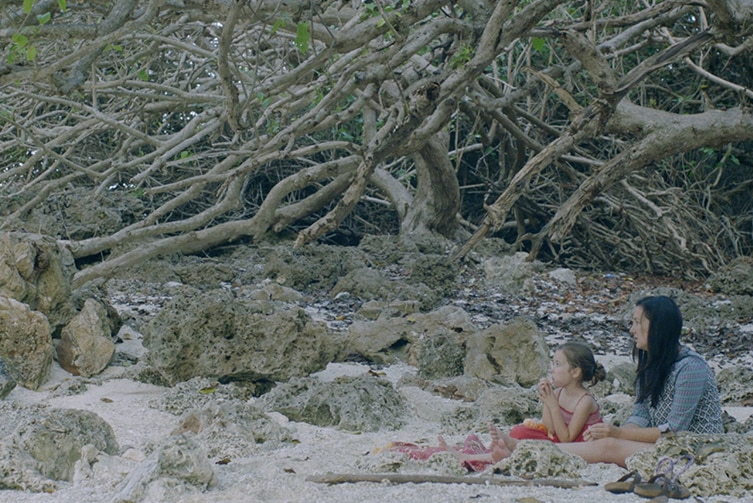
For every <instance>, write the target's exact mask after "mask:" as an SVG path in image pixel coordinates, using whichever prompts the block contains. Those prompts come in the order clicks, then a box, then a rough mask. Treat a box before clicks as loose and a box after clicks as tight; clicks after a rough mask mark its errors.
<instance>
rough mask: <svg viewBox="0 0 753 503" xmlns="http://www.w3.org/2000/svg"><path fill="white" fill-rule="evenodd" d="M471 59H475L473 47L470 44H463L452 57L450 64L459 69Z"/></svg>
mask: <svg viewBox="0 0 753 503" xmlns="http://www.w3.org/2000/svg"><path fill="white" fill-rule="evenodd" d="M471 59H473V47H471V46H470V45H468V44H463V45H461V46H460V48H459V49H458V50H457V51H455V54H453V55H452V57H451V58H450V66H451V67H452V68H454V69H458V68H460V67H461V66H463V65H464V64H466V63H468V62H469V61H470V60H471Z"/></svg>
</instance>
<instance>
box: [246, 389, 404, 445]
mask: <svg viewBox="0 0 753 503" xmlns="http://www.w3.org/2000/svg"><path fill="white" fill-rule="evenodd" d="M259 404H260V406H261V407H263V408H265V409H267V410H273V411H276V412H280V413H281V414H284V415H286V416H287V417H288V418H289V419H291V420H293V421H303V422H306V423H310V424H315V425H318V426H335V427H337V428H339V429H341V430H344V431H354V432H359V431H379V430H381V429H390V430H393V429H397V428H399V427H400V426H402V425H403V424H404V422H405V414H406V412H407V409H406V407H405V404H404V403H403V400H402V399H401V397H400V394H399V393H398V392H397V391H396V390H395V388H394V387H393V386H392V384H390V383H389V382H388V381H386V380H384V379H380V378H378V377H375V376H370V375H363V376H357V377H340V378H338V379H336V380H335V381H333V382H329V383H327V382H322V381H320V380H319V379H317V378H298V379H292V380H291V381H290V382H287V383H284V384H281V385H279V386H277V387H276V388H274V389H273V390H272V391H270V392H269V393H267V394H266V395H264V396H262V397H261V398H260V399H259Z"/></svg>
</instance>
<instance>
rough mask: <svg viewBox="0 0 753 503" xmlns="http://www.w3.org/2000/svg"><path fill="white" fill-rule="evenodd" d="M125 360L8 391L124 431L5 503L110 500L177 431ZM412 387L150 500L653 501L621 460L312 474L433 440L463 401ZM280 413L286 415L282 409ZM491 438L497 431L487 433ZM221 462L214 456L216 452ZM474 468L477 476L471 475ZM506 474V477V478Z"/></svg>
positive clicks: (348, 370)
mask: <svg viewBox="0 0 753 503" xmlns="http://www.w3.org/2000/svg"><path fill="white" fill-rule="evenodd" d="M385 370H386V373H387V378H388V379H390V380H392V381H396V380H397V379H399V377H400V375H402V373H403V372H406V371H412V369H410V368H409V367H407V366H403V365H398V366H393V367H389V368H387V369H385ZM366 371H368V367H366V366H362V365H357V364H331V365H330V366H329V367H328V369H327V370H326V371H324V372H322V373H320V377H321V378H322V379H331V378H333V377H334V376H335V375H342V374H350V375H354V374H358V373H362V372H366ZM117 376H118V370H117V368H111V369H107V370H106V371H105V373H104V374H103V375H102V376H99V377H101V380H102V384H101V385H89V388H88V390H87V391H86V392H85V393H82V394H79V395H75V396H64V397H51V396H50V392H51V391H52V390H53V389H54V388H55V387H56V386H57V385H58V384H59V383H60V382H62V381H63V380H65V379H70V378H71V376H70V375H68V374H67V373H66V372H65V371H63V370H61V369H60V368H59V367H56V369H55V371H54V373H53V376H52V377H51V379H50V380H49V382H48V383H47V384H46V385H45V386H44V388H43V389H42V390H40V391H37V392H34V391H29V390H26V389H23V388H17V389H15V390H14V391H13V392H12V393H11V394H10V395H9V396H8V398H7V400H9V401H16V402H19V403H23V404H32V403H44V404H49V405H52V406H55V407H68V408H76V409H86V410H90V411H93V412H95V413H97V414H99V415H100V416H101V417H102V418H103V419H105V420H106V421H107V422H108V423H109V424H110V425H112V427H113V430H114V431H115V434H116V437H117V440H118V442H119V444H120V446H121V452H122V454H121V455H119V456H112V457H110V456H103V457H101V458H100V460H99V462H98V463H95V465H94V468H93V476H92V477H91V478H83V479H82V480H77V481H76V482H74V483H61V484H60V488H59V489H58V490H57V491H56V492H54V493H52V494H44V493H28V492H22V491H8V490H0V501H2V502H8V503H10V502H70V503H88V502H97V503H99V502H109V501H111V500H112V497H113V495H114V494H116V491H115V488H116V487H117V483H118V482H119V481H120V480H121V479H122V478H123V477H125V475H126V473H127V472H129V471H131V470H133V468H134V467H135V466H137V463H138V462H140V461H141V460H142V459H143V458H144V456H145V453H144V451H143V450H142V449H143V448H144V446H145V445H146V444H147V442H149V441H150V440H151V441H154V440H158V439H160V438H164V437H166V436H167V435H169V432H170V431H171V430H172V429H173V428H175V427H176V425H177V421H178V419H177V418H176V417H175V416H173V415H170V414H167V413H164V412H160V411H157V410H154V409H152V408H150V407H149V406H148V403H149V401H150V400H152V399H154V398H155V397H157V396H159V395H160V394H161V393H163V392H164V389H163V388H160V387H158V386H152V385H148V384H143V383H139V382H135V381H132V380H129V379H120V378H117ZM401 391H402V392H403V393H406V394H407V395H409V400H410V404H411V406H412V408H413V414H412V418H411V420H410V422H409V423H408V424H407V425H406V426H405V427H404V428H402V429H401V430H400V431H381V432H376V433H364V434H349V433H343V432H340V431H338V430H336V429H334V428H320V427H315V426H311V425H308V424H300V423H295V424H293V423H289V424H288V426H291V427H293V428H294V429H295V431H296V438H297V439H298V440H299V441H300V443H297V444H285V446H283V447H281V448H280V447H277V448H270V447H267V446H265V445H263V444H262V445H259V446H258V448H257V450H256V452H254V453H253V454H252V455H249V456H247V457H244V458H239V459H231V460H230V462H229V463H228V464H225V465H222V464H214V465H213V466H214V469H215V473H216V476H217V479H218V484H217V486H216V487H213V488H212V489H210V490H208V491H206V492H204V493H198V492H197V493H196V494H190V495H185V494H182V496H181V497H178V495H177V494H163V495H162V496H160V497H159V498H157V499H151V500H150V502H152V501H153V502H154V503H157V502H168V501H170V502H171V501H180V502H181V503H217V502H223V503H235V502H238V503H241V502H306V503H311V502H343V503H346V502H347V503H354V502H355V503H367V502H384V503H393V502H397V501H400V502H414V501H415V502H432V503H440V502H485V501H488V502H521V501H530V502H536V501H541V502H570V501H599V502H600V503H610V502H615V503H617V502H619V503H631V502H638V501H641V502H645V501H647V500H646V499H644V498H641V497H639V496H636V495H634V494H626V495H613V494H610V493H609V492H607V491H605V490H604V489H603V487H602V486H603V485H604V484H605V483H606V482H610V481H613V480H617V479H618V478H619V477H620V476H621V475H622V474H623V473H625V471H624V470H623V469H621V468H619V467H617V466H614V465H607V464H596V465H591V466H589V467H588V468H587V469H586V470H585V471H584V472H583V479H584V480H585V481H588V482H593V483H596V484H598V485H595V486H584V487H582V488H577V489H560V488H551V487H499V486H492V485H483V486H481V485H467V484H439V483H435V484H426V483H425V484H388V483H357V484H339V485H332V486H329V485H325V484H320V483H314V482H310V481H307V480H306V478H307V477H308V476H316V475H321V474H324V473H326V472H335V473H353V472H358V471H359V470H358V466H359V464H360V463H361V462H363V461H364V460H365V459H366V458H367V457H368V456H372V455H373V454H372V451H373V449H374V448H376V447H379V446H384V445H386V444H387V443H389V442H390V441H394V440H403V441H411V442H419V441H423V440H425V441H428V442H430V443H434V440H435V439H436V436H437V434H439V433H440V431H439V429H438V428H439V426H438V418H439V417H440V415H441V413H442V412H443V411H446V410H449V409H451V408H452V407H454V406H455V405H456V403H455V402H453V401H451V400H449V399H444V398H441V397H437V396H434V395H431V394H429V393H426V392H424V391H421V390H419V389H418V388H410V387H408V388H402V390H401ZM730 412H734V413H735V415H736V417H740V418H742V417H747V416H748V415H750V414H751V412H752V411H751V408H733V409H732V410H731V411H730ZM275 417H276V418H277V420H278V421H280V422H287V420H286V419H285V418H284V417H282V416H280V415H275ZM465 433H466V432H458V435H457V436H455V437H453V436H451V435H450V436H446V437H447V440H448V441H449V442H460V441H462V439H463V437H464V436H465ZM484 440H488V437H484ZM213 461H214V460H213ZM472 476H473V475H469V477H472ZM498 477H500V478H504V477H502V476H498ZM703 501H706V502H720V503H721V502H728V503H742V502H744V501H747V502H750V501H753V494H750V495H749V496H748V497H746V498H733V497H729V496H719V497H710V498H704V499H703Z"/></svg>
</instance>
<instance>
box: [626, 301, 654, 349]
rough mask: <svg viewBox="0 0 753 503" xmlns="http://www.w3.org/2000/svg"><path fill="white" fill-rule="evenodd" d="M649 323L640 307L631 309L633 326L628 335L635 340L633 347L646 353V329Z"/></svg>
mask: <svg viewBox="0 0 753 503" xmlns="http://www.w3.org/2000/svg"><path fill="white" fill-rule="evenodd" d="M649 325H650V322H649V320H648V318H646V316H645V315H644V313H643V307H642V306H636V307H635V309H633V324H632V325H631V326H630V335H632V336H633V338H634V339H635V347H637V348H638V349H642V350H643V351H648V327H649Z"/></svg>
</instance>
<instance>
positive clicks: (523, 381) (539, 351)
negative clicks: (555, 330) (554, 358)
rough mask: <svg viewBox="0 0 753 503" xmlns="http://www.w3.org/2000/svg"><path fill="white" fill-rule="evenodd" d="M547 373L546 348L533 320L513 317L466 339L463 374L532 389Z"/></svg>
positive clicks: (547, 356)
mask: <svg viewBox="0 0 753 503" xmlns="http://www.w3.org/2000/svg"><path fill="white" fill-rule="evenodd" d="M548 370H549V346H548V345H547V343H546V339H544V336H543V334H541V333H540V332H539V330H538V329H537V328H536V325H535V324H534V323H533V321H531V320H529V319H527V318H516V319H513V320H511V321H510V322H509V323H507V324H504V325H503V324H496V325H492V326H491V327H489V328H487V329H486V330H483V331H481V332H478V333H476V334H474V335H472V336H471V337H470V338H469V339H468V348H467V354H466V357H465V373H466V374H468V375H471V376H474V377H479V378H481V379H487V380H490V381H495V382H498V383H501V384H513V383H518V384H520V385H521V386H532V385H534V384H535V383H537V382H538V381H539V379H540V378H541V377H542V376H544V375H545V374H546V372H547V371H548Z"/></svg>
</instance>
